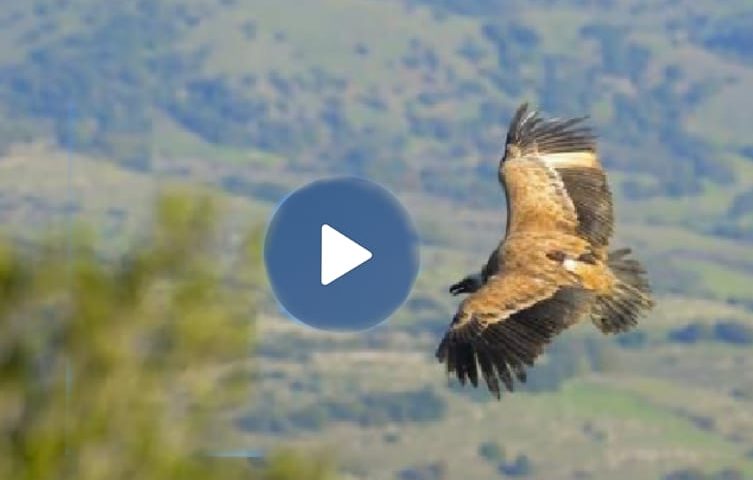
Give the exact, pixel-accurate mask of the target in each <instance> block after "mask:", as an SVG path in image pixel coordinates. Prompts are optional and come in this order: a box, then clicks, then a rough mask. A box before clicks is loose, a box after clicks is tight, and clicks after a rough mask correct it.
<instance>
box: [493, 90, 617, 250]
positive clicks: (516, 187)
mask: <svg viewBox="0 0 753 480" xmlns="http://www.w3.org/2000/svg"><path fill="white" fill-rule="evenodd" d="M585 119H586V118H585V117H580V118H571V119H566V120H560V119H544V118H542V117H540V116H539V114H538V113H537V112H535V111H529V110H528V105H527V104H523V105H521V106H520V108H518V110H517V111H516V113H515V115H514V117H513V119H512V121H511V123H510V128H509V130H508V133H507V144H506V150H505V155H504V157H503V158H502V161H501V164H500V180H501V181H502V182H503V185H504V187H505V193H506V195H507V200H508V234H507V235H508V236H509V235H510V233H511V232H515V231H519V230H524V229H529V230H530V229H538V230H542V229H547V228H551V229H557V230H560V231H570V230H574V231H575V232H576V233H577V234H578V235H580V236H582V237H583V238H585V239H587V240H588V241H589V242H591V243H592V244H593V245H595V246H606V245H607V243H608V242H609V238H610V237H611V235H612V232H613V224H614V213H613V207H612V194H611V192H610V190H609V185H608V183H607V178H606V174H605V173H604V170H603V169H602V166H601V163H600V162H599V158H598V155H597V152H596V139H595V136H594V135H593V133H592V132H591V130H590V129H589V128H588V127H587V126H584V125H583V122H584V120H585Z"/></svg>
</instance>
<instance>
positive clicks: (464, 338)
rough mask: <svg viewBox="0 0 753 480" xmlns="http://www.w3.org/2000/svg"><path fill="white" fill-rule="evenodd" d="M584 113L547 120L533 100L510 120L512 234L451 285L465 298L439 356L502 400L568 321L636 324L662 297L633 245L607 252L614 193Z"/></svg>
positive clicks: (506, 170) (503, 167)
mask: <svg viewBox="0 0 753 480" xmlns="http://www.w3.org/2000/svg"><path fill="white" fill-rule="evenodd" d="M585 120H586V117H580V118H571V119H547V118H543V117H542V116H541V115H539V113H538V112H536V111H531V110H529V108H528V105H527V104H523V105H521V106H520V107H519V108H518V109H517V111H516V112H515V115H514V116H513V118H512V121H511V122H510V127H509V130H508V133H507V139H506V145H505V151H504V154H503V156H502V159H501V160H500V162H499V169H498V177H499V181H500V183H501V184H502V187H503V190H504V192H505V197H506V198H507V227H506V232H505V236H504V238H503V239H502V241H501V242H500V244H499V245H498V246H497V248H496V249H494V251H493V252H492V253H491V255H490V256H489V259H488V260H487V262H486V264H485V265H484V266H483V267H482V268H481V271H480V272H478V273H475V274H472V275H469V276H467V277H465V278H464V279H463V280H461V281H459V282H457V283H455V284H454V285H452V286H451V287H450V292H451V293H452V294H453V295H458V294H469V295H468V296H467V297H465V298H464V299H463V300H462V302H461V303H460V306H459V307H458V310H457V313H456V314H455V316H454V317H453V319H452V322H451V323H450V326H449V328H448V329H447V332H446V333H445V335H444V337H443V338H442V341H441V343H440V345H439V347H438V349H437V352H436V356H437V359H438V360H439V361H440V362H443V363H445V364H446V366H447V372H448V374H450V375H452V374H453V373H454V374H455V376H456V377H457V378H458V380H459V381H460V383H461V384H463V385H465V384H466V383H467V382H470V383H471V384H472V385H473V386H474V387H477V386H478V382H479V377H483V379H484V381H485V382H486V385H487V387H488V389H489V391H490V392H491V393H492V394H494V395H495V396H496V397H497V398H500V392H501V388H500V384H502V385H504V387H505V388H506V389H507V390H508V391H513V389H514V381H515V379H517V380H518V381H519V382H525V381H526V368H527V367H530V366H532V365H533V363H534V360H535V359H536V358H537V357H538V356H539V355H540V354H541V353H542V351H543V349H544V347H545V346H546V345H547V344H548V343H549V342H551V340H552V339H553V338H554V337H555V336H557V335H558V334H559V333H561V332H562V331H563V330H565V329H566V328H568V327H570V326H571V325H573V324H575V323H577V322H579V321H580V320H583V319H590V320H591V321H592V322H593V323H594V325H595V326H596V327H598V329H599V330H600V331H601V332H602V333H604V334H610V333H619V332H625V331H627V330H629V329H631V328H632V327H634V326H636V325H637V322H638V319H639V318H640V317H641V316H642V315H643V314H645V313H646V312H647V311H648V310H650V309H651V308H652V307H653V305H654V301H653V299H652V296H651V290H650V286H649V283H648V280H647V278H646V272H645V270H644V269H643V267H642V266H641V264H640V263H639V262H638V261H637V260H635V259H634V258H630V253H631V251H630V249H619V250H609V241H610V239H611V237H612V233H613V224H614V213H613V208H612V195H611V192H610V189H609V185H608V182H607V178H606V174H605V172H604V170H603V168H602V166H601V164H600V161H599V156H598V154H597V149H596V138H595V136H594V134H593V133H592V131H591V129H590V128H588V127H587V126H585V125H584V121H585Z"/></svg>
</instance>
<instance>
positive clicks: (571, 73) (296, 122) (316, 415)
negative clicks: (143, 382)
mask: <svg viewBox="0 0 753 480" xmlns="http://www.w3.org/2000/svg"><path fill="white" fill-rule="evenodd" d="M751 32H753V4H752V3H751V2H750V1H747V0H730V1H728V2H726V3H724V4H721V3H718V2H711V1H710V0H695V1H693V0H666V1H664V0H656V1H643V0H530V1H524V0H469V1H467V2H450V1H446V0H307V1H305V2H283V1H276V0H183V1H177V0H176V1H169V0H167V1H157V0H129V1H123V2H119V3H117V4H114V3H107V4H106V3H104V2H101V1H96V0H36V1H28V2H23V3H22V2H12V1H10V0H6V1H0V40H2V42H1V43H0V45H2V47H0V146H2V152H3V155H2V158H1V159H0V220H1V221H2V222H3V224H4V225H5V227H6V230H7V231H11V232H12V233H13V236H14V240H16V241H17V242H18V243H19V244H20V245H28V244H30V243H32V244H33V242H34V239H35V238H38V234H39V232H45V231H48V230H50V229H56V228H57V229H59V228H62V227H64V226H65V225H67V221H68V219H71V218H73V219H83V220H86V221H87V223H89V224H91V225H92V226H93V228H94V230H95V231H96V232H97V234H98V235H101V237H102V238H103V239H104V240H105V242H104V250H106V251H107V252H108V254H110V255H117V254H120V253H124V252H128V251H129V248H130V246H131V245H132V241H133V240H134V239H138V238H140V236H141V235H142V234H143V232H144V231H145V229H147V228H149V225H150V223H149V219H150V211H151V205H152V204H153V201H154V199H155V198H156V196H157V194H158V192H159V191H160V189H161V188H162V187H163V186H164V185H167V184H171V183H172V182H174V181H176V180H180V181H182V182H190V183H197V184H201V185H203V186H204V187H206V188H208V189H210V190H213V191H214V192H215V193H218V194H220V195H223V196H224V197H225V201H226V204H227V206H228V215H227V217H226V218H224V219H223V221H222V222H220V223H219V224H218V225H217V228H218V232H219V233H218V237H219V239H220V240H219V241H220V244H221V245H222V248H220V249H219V251H222V252H225V251H233V248H237V247H238V246H239V245H240V244H241V243H242V239H243V238H244V237H243V225H246V224H247V222H248V219H249V218H253V219H264V218H266V216H267V215H268V214H269V212H270V211H271V209H272V208H273V207H274V205H275V204H276V202H277V201H279V199H281V198H282V197H283V196H284V195H285V194H286V193H287V192H288V191H290V190H291V189H293V188H295V187H297V186H300V185H302V184H304V183H306V182H307V181H310V180H311V179H313V178H318V177H320V176H322V175H328V174H357V175H365V176H368V177H371V178H373V179H375V180H378V181H381V182H383V183H384V184H386V185H387V186H389V187H390V188H391V189H392V190H394V191H395V192H396V193H397V194H398V196H399V197H400V198H401V200H402V201H403V202H404V203H405V205H406V206H407V207H408V209H409V210H410V211H411V213H412V215H413V217H414V218H415V220H416V223H417V224H418V227H419V229H420V231H421V235H422V239H423V242H424V245H423V247H422V256H423V258H422V272H421V274H420V277H419V280H418V283H417V285H416V289H415V291H414V293H413V294H412V296H411V298H410V299H409V301H408V302H407V303H406V305H405V307H404V308H403V309H401V310H400V311H399V312H398V314H397V315H395V317H394V318H393V319H392V320H391V322H390V323H389V324H388V325H387V326H385V327H382V328H380V329H377V330H375V331H373V332H370V333H369V334H367V335H363V336H358V337H350V336H337V335H334V336H333V335H326V334H321V333H316V332H310V331H307V330H305V329H303V328H301V327H299V326H297V325H293V324H289V323H288V322H287V321H285V320H283V319H282V318H281V317H280V315H279V312H278V311H277V308H276V306H275V305H274V302H273V301H272V299H271V298H270V297H269V295H264V294H262V296H261V298H260V305H259V308H260V314H259V332H260V333H259V334H260V339H261V340H260V343H259V348H258V351H257V352H256V353H255V357H256V360H257V361H258V365H259V366H260V368H259V373H258V378H257V382H256V383H255V384H254V385H255V387H254V393H253V395H252V397H253V398H252V399H250V400H249V402H248V405H244V406H243V407H239V408H231V409H229V410H228V411H227V413H226V415H227V416H228V418H227V419H226V422H225V425H226V427H227V428H226V429H225V430H223V431H222V433H220V434H218V437H220V438H222V439H224V440H225V443H226V444H227V445H229V446H231V447H232V446H234V445H259V446H269V447H274V446H276V445H278V444H279V443H280V442H283V443H285V444H288V443H291V442H292V443H293V444H296V445H300V446H302V447H312V446H316V447H322V446H323V447H329V448H331V449H334V450H336V451H337V452H338V454H339V455H338V457H340V460H341V461H342V462H343V463H344V468H345V470H346V471H347V473H348V474H349V475H351V476H353V477H355V478H368V479H399V480H416V479H421V480H427V479H428V480H437V479H447V478H449V479H457V478H479V479H485V478H508V477H509V478H513V477H516V478H545V479H560V478H562V479H565V478H567V479H570V478H578V479H586V478H593V479H598V478H615V479H620V478H625V479H634V478H657V479H658V478H661V479H681V478H714V479H722V478H724V479H734V478H748V477H750V476H753V420H752V419H751V416H750V413H749V412H751V411H753V373H752V372H753V354H752V353H751V352H752V350H751V347H753V289H752V288H751V285H752V284H753V140H752V139H751V136H750V133H749V132H750V125H753V113H752V112H753V96H751V95H750V94H749V92H750V91H751V89H752V88H753V53H752V52H753V33H751ZM523 100H530V101H531V102H532V103H533V104H535V105H536V106H537V107H540V108H541V109H542V110H544V111H545V112H546V113H547V114H551V115H556V116H578V115H583V114H590V115H591V123H592V124H593V126H594V127H595V129H596V131H597V133H598V134H599V136H600V139H601V143H600V145H601V153H602V156H603V161H604V163H605V165H606V166H607V168H608V169H609V171H610V178H611V185H612V188H613V190H614V192H615V195H616V197H617V206H616V208H617V215H618V220H619V225H618V229H617V237H618V238H617V243H619V244H627V245H630V246H632V247H634V249H635V250H636V252H637V254H638V256H639V257H640V258H641V259H642V260H643V261H644V263H645V264H646V265H647V267H648V269H649V273H650V276H651V278H652V283H653V284H654V286H655V289H656V290H657V295H658V299H659V307H658V308H657V310H656V312H655V313H654V314H653V315H652V316H651V317H650V318H648V319H647V320H646V321H645V322H643V324H642V325H641V328H640V329H639V330H637V331H636V332H633V333H630V334H627V335H623V336H619V337H616V338H604V337H601V336H598V335H596V333H595V332H594V331H593V330H592V329H591V328H590V327H588V326H582V327H580V328H576V329H574V330H573V331H572V332H568V334H567V335H566V336H565V337H564V338H563V339H562V340H561V341H560V342H558V343H556V344H555V345H553V346H552V348H551V349H550V350H549V351H548V355H547V357H546V358H544V359H543V361H542V363H541V365H540V366H538V367H536V368H535V369H534V372H533V373H532V375H531V380H530V385H529V386H528V388H527V389H526V390H525V391H523V392H517V393H516V394H514V395H512V396H508V397H507V398H505V399H503V401H502V402H501V403H496V402H490V401H488V399H487V398H486V396H485V395H484V394H483V392H473V393H471V392H469V391H468V390H461V389H458V388H456V387H455V386H451V387H448V386H447V384H446V381H445V379H444V377H443V374H442V372H441V370H440V367H439V366H438V365H436V364H435V363H434V361H433V358H432V356H431V354H432V353H433V351H434V348H435V346H436V342H437V341H438V338H439V335H440V333H441V331H442V329H443V328H444V327H445V326H446V324H447V322H448V321H449V319H450V318H451V314H452V310H453V309H454V307H455V300H456V299H453V298H448V295H447V294H446V288H447V286H448V285H449V284H450V283H452V282H454V281H455V280H457V279H458V278H459V277H461V276H462V275H464V274H466V273H467V272H469V271H470V270H473V269H475V268H477V267H478V265H479V262H480V261H481V260H482V258H480V257H479V254H478V252H484V251H487V250H488V249H490V248H491V247H492V246H493V245H495V244H496V242H497V241H498V239H499V236H500V235H501V234H502V232H503V229H504V213H503V209H504V200H503V198H504V197H503V195H502V193H501V192H500V190H499V186H498V184H497V182H496V173H495V169H496V166H497V159H498V156H499V153H500V150H501V148H502V143H503V141H504V134H505V130H506V126H507V122H508V121H509V117H510V115H511V113H512V111H513V109H514V108H515V107H516V106H517V105H518V104H519V103H520V102H521V101H523ZM69 165H72V171H69ZM69 172H70V173H71V182H72V183H71V185H72V191H70V192H69V191H68V189H67V182H68V180H67V177H68V175H69ZM69 201H70V202H71V203H69ZM448 212H452V214H451V215H448ZM217 258H218V259H219V261H220V263H221V265H222V268H229V265H232V263H231V260H232V259H229V258H225V256H223V255H219V256H218V257H217ZM229 448H230V447H229Z"/></svg>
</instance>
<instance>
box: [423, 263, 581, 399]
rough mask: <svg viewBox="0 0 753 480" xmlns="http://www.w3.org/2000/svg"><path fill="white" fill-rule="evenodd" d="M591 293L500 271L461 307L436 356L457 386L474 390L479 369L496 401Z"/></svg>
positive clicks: (520, 377) (521, 377)
mask: <svg viewBox="0 0 753 480" xmlns="http://www.w3.org/2000/svg"><path fill="white" fill-rule="evenodd" d="M591 298H592V297H591V294H589V293H588V292H587V291H585V290H582V289H579V288H577V287H573V286H568V285H560V284H558V283H556V282H554V281H547V280H545V279H543V278H537V277H534V276H531V275H527V274H524V273H522V272H520V273H519V272H503V273H502V274H501V275H500V276H497V277H494V278H493V279H491V280H490V281H489V282H488V283H486V285H484V286H483V287H482V288H481V289H480V290H478V291H477V292H476V293H474V294H472V295H471V296H469V297H468V298H466V300H465V301H464V302H463V303H462V304H461V306H460V308H459V309H458V313H457V314H456V315H455V318H454V319H453V321H452V323H451V324H450V327H449V329H448V330H447V333H446V334H445V336H444V338H443V339H442V341H441V343H440V345H439V347H438V349H437V352H436V356H437V359H438V360H439V361H440V362H444V363H446V364H447V372H448V373H449V374H453V373H454V374H455V376H457V378H458V380H459V381H460V383H461V384H465V383H466V382H467V381H470V382H471V384H472V385H473V386H474V387H475V386H478V378H479V370H480V372H481V375H482V376H483V378H484V380H485V381H486V385H487V387H488V388H489V391H490V392H492V393H493V394H494V395H496V396H497V398H499V397H500V382H501V383H502V384H504V386H505V387H506V388H507V390H508V391H512V390H513V388H514V378H517V379H518V381H520V382H525V380H526V366H532V365H533V363H534V360H535V359H536V357H538V356H539V355H540V354H541V353H542V351H543V349H544V347H545V346H546V345H547V344H548V343H549V342H550V341H551V340H552V338H553V337H555V336H556V335H557V334H559V333H560V332H561V331H562V330H564V329H566V328H567V327H568V326H570V325H572V324H573V323H574V322H575V321H576V320H577V318H578V317H579V316H580V315H581V314H583V313H584V312H586V311H587V309H588V308H589V306H590V302H591Z"/></svg>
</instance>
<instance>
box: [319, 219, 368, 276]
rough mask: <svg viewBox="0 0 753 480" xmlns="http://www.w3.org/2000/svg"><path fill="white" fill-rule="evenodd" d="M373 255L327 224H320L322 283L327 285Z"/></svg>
mask: <svg viewBox="0 0 753 480" xmlns="http://www.w3.org/2000/svg"><path fill="white" fill-rule="evenodd" d="M372 256H373V255H372V254H371V252H370V251H368V250H366V249H365V248H363V247H362V246H361V245H359V244H357V243H356V242H354V241H353V240H351V239H350V238H348V237H346V236H345V235H343V234H342V233H340V232H338V231H337V230H335V229H334V228H332V227H330V226H329V225H322V268H321V270H322V285H329V284H330V283H332V282H334V281H335V280H337V279H338V278H340V277H342V276H343V275H345V274H346V273H348V272H349V271H351V270H353V269H354V268H356V267H358V266H359V265H362V264H363V263H364V262H366V261H368V260H370V259H371V257H372Z"/></svg>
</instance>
